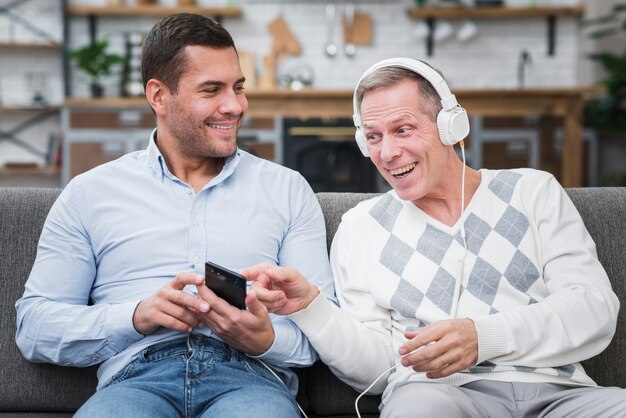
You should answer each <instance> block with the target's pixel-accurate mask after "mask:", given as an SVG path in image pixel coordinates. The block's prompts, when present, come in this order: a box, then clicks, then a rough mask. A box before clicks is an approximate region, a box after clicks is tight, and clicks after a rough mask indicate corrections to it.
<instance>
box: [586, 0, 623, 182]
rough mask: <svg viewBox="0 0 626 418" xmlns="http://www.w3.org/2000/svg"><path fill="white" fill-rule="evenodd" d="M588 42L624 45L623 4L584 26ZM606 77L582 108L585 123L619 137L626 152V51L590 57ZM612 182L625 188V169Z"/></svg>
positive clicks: (599, 53) (603, 52)
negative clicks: (596, 95) (594, 97)
mask: <svg viewBox="0 0 626 418" xmlns="http://www.w3.org/2000/svg"><path fill="white" fill-rule="evenodd" d="M584 24H585V26H586V27H587V28H588V29H590V33H589V36H590V37H591V39H596V40H598V39H604V38H607V39H611V40H613V39H618V42H616V44H617V45H620V48H621V46H622V45H626V3H622V4H616V5H614V6H613V8H612V11H611V13H609V14H608V15H606V16H600V17H597V18H594V19H588V20H586V21H585V22H584ZM589 58H590V59H591V60H593V61H595V62H597V63H599V64H600V65H601V66H602V68H603V70H604V73H605V77H604V78H603V79H602V80H601V81H600V83H601V84H602V85H603V86H604V87H605V93H604V94H602V95H601V97H599V98H598V99H597V100H593V101H591V102H590V103H589V104H588V105H587V106H586V108H585V120H586V122H587V124H588V125H589V126H590V127H592V128H594V129H596V131H598V132H600V133H602V134H604V135H606V134H609V135H612V136H619V137H621V138H620V139H619V140H620V142H623V145H624V146H625V150H626V48H625V49H623V50H621V51H602V52H597V53H594V54H590V55H589ZM613 177H615V178H613V179H607V180H608V182H609V183H611V184H615V185H626V167H624V169H623V170H622V172H621V173H617V174H616V175H615V176H613Z"/></svg>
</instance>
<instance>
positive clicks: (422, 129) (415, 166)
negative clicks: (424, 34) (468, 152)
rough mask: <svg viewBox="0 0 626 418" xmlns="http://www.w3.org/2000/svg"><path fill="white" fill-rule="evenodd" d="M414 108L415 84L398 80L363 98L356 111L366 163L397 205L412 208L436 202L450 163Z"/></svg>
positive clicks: (433, 128) (430, 125) (432, 127)
mask: <svg viewBox="0 0 626 418" xmlns="http://www.w3.org/2000/svg"><path fill="white" fill-rule="evenodd" d="M420 105H423V104H422V103H420V95H419V89H418V85H417V81H415V80H413V79H403V80H401V81H399V82H398V83H396V84H393V85H391V86H387V87H380V88H377V89H373V90H370V91H368V92H366V93H365V94H364V96H363V100H362V102H361V108H360V109H361V118H362V121H363V126H364V133H365V138H366V140H367V148H368V151H369V154H370V157H371V159H372V162H373V163H374V165H375V166H376V168H377V169H378V171H379V172H380V173H381V174H382V176H383V177H384V178H385V180H387V182H388V183H389V184H390V185H391V187H393V188H394V190H395V191H396V193H397V194H398V196H399V197H400V198H401V199H403V200H410V201H413V202H416V201H417V200H419V199H422V198H436V197H437V196H439V195H440V194H441V192H442V191H443V190H445V187H442V186H444V185H445V184H446V182H447V181H448V180H447V178H446V176H447V173H449V172H450V171H449V170H450V165H451V164H452V163H453V161H454V159H452V158H451V157H452V155H451V153H452V154H454V151H453V149H452V147H450V146H445V145H443V144H442V143H441V141H440V140H439V133H438V131H437V125H436V123H435V121H434V120H433V118H432V116H427V115H426V114H425V113H423V112H422V110H421V107H420ZM454 158H455V159H457V160H458V158H456V154H454Z"/></svg>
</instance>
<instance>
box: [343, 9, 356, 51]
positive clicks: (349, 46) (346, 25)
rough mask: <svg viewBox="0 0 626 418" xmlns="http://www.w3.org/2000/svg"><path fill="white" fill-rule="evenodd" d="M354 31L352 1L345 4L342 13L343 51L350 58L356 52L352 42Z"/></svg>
mask: <svg viewBox="0 0 626 418" xmlns="http://www.w3.org/2000/svg"><path fill="white" fill-rule="evenodd" d="M353 33H354V3H348V4H346V7H345V9H344V14H343V52H344V53H345V54H346V56H348V57H350V58H352V57H353V56H354V54H356V47H355V46H354V43H353V42H352V37H353Z"/></svg>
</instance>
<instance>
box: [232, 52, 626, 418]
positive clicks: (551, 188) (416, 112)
mask: <svg viewBox="0 0 626 418" xmlns="http://www.w3.org/2000/svg"><path fill="white" fill-rule="evenodd" d="M354 110H355V124H356V126H357V135H356V137H357V142H358V143H359V146H360V147H361V149H362V151H363V152H364V154H365V155H369V156H370V157H371V159H372V162H373V163H374V164H375V165H376V167H377V169H378V171H379V172H380V173H381V174H382V176H383V177H384V178H385V179H386V180H387V181H388V182H389V184H390V185H391V186H392V188H393V189H392V190H391V191H389V192H388V193H385V194H383V195H381V196H380V197H376V198H374V199H371V200H368V201H365V202H362V203H360V204H359V205H357V206H356V207H355V208H353V209H351V210H350V211H348V212H347V213H346V214H345V215H344V216H343V218H342V223H341V224H340V226H339V228H338V230H337V234H336V236H335V239H334V241H333V245H332V249H331V266H332V268H333V274H334V278H335V285H336V289H337V296H338V299H339V301H340V305H341V309H338V308H336V307H335V306H333V305H332V304H329V303H327V302H326V301H325V300H324V298H323V297H321V296H320V295H319V290H318V289H317V288H316V287H315V286H313V285H311V284H310V283H308V282H307V281H306V279H305V278H304V277H306V275H304V277H303V275H301V274H299V273H298V272H297V271H296V270H294V269H284V268H278V267H273V266H268V265H260V266H255V267H253V268H250V269H247V270H245V271H244V275H246V276H247V277H248V278H249V279H256V280H257V282H256V284H255V285H254V286H253V287H255V288H256V289H257V295H258V296H259V299H260V300H262V301H264V303H266V304H267V306H268V307H269V308H270V310H272V311H276V312H279V313H281V314H290V315H289V317H290V318H291V319H293V320H294V321H295V322H296V323H297V324H298V325H299V326H300V327H301V329H302V330H303V331H304V333H305V334H306V335H307V336H309V339H310V341H311V343H312V344H313V346H314V347H315V348H316V350H317V351H318V352H319V353H320V357H321V359H322V360H323V361H324V362H326V363H327V364H328V365H329V367H330V368H331V369H332V370H333V371H334V373H335V374H337V376H339V377H340V378H341V379H343V380H344V381H345V382H347V383H348V384H350V385H352V386H353V387H355V388H356V389H357V390H360V391H363V390H365V389H366V388H367V387H368V386H369V385H370V384H372V383H374V382H375V380H376V379H377V378H378V377H385V379H382V380H380V381H378V382H377V383H376V384H374V386H373V390H372V392H375V393H381V392H382V393H383V397H382V400H383V403H382V405H381V410H382V416H383V417H433V416H441V417H484V418H486V417H508V416H528V417H535V416H542V417H573V416H579V417H589V418H591V417H609V416H622V415H623V413H624V412H623V411H624V410H626V391H625V390H623V389H619V388H598V387H597V386H596V385H595V383H594V382H593V381H592V380H591V379H590V378H589V377H588V376H587V375H586V374H585V371H584V370H583V368H582V367H581V366H580V364H579V362H580V361H582V360H585V359H587V358H589V357H592V356H594V355H596V354H598V353H600V352H601V351H602V350H603V349H604V348H605V347H606V346H607V345H608V344H609V342H610V341H611V338H612V336H613V334H614V332H615V322H616V318H617V312H618V309H619V302H618V300H617V297H616V296H615V294H614V293H613V291H612V290H611V284H610V282H609V280H608V277H607V275H606V273H605V271H604V269H603V268H602V266H601V265H600V263H599V261H598V259H597V255H596V250H595V245H594V243H593V241H592V239H591V237H590V236H589V234H588V233H587V231H586V229H585V227H584V225H583V222H582V220H581V218H580V216H579V214H578V212H577V211H576V209H575V207H574V205H573V204H572V202H571V201H570V200H569V198H568V197H567V195H566V193H565V192H564V190H563V189H562V188H561V187H560V186H559V184H558V183H557V182H556V180H555V179H554V178H553V177H552V176H551V175H549V174H548V173H545V172H541V171H536V170H530V169H516V170H484V169H483V170H480V171H476V170H473V169H471V168H469V167H466V166H465V165H464V163H463V162H462V161H461V160H460V159H459V158H458V157H457V154H456V152H455V151H454V149H453V145H454V144H456V143H458V142H459V141H462V140H463V139H464V138H465V137H466V135H467V134H468V132H469V123H468V120H467V115H466V114H465V111H464V110H463V109H462V108H461V107H460V106H459V105H458V104H457V103H456V99H455V98H454V96H453V95H452V94H451V93H450V91H449V89H448V87H447V85H446V84H445V82H444V81H443V79H442V78H441V76H440V75H439V74H438V73H437V72H436V71H434V70H433V69H432V68H431V67H429V66H428V65H426V64H424V63H422V62H420V61H415V60H411V59H406V58H404V59H403V58H400V59H390V60H385V61H382V62H380V63H378V64H375V65H374V66H373V67H372V68H371V69H369V70H368V71H367V72H366V73H365V74H364V76H363V77H362V79H361V80H360V81H359V83H358V85H357V88H356V90H355V100H354ZM338 335H341V336H342V338H341V339H340V340H338V339H337V336H338Z"/></svg>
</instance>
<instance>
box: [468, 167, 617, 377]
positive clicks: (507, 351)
mask: <svg viewBox="0 0 626 418" xmlns="http://www.w3.org/2000/svg"><path fill="white" fill-rule="evenodd" d="M533 190H534V191H533V193H532V196H531V198H530V199H528V201H527V204H528V205H529V206H528V207H529V210H528V213H530V214H531V217H532V219H531V220H530V221H531V224H534V228H535V234H536V236H537V239H536V241H537V242H536V251H537V252H538V254H539V257H540V259H542V260H543V263H542V274H543V280H544V282H545V285H546V287H547V290H548V293H549V295H548V296H547V297H546V298H545V299H543V300H541V301H538V302H536V303H533V304H530V305H527V306H520V307H516V308H513V309H510V310H507V311H504V312H500V313H497V314H494V315H489V316H486V317H479V318H472V319H473V320H474V323H475V324H476V329H477V332H478V339H479V359H478V363H480V362H482V361H485V360H490V361H493V362H496V363H497V364H501V365H518V366H527V367H557V366H562V365H564V364H571V363H577V362H580V361H582V360H585V359H587V358H590V357H592V356H594V355H596V354H598V353H600V352H601V351H602V350H604V349H605V348H606V347H607V346H608V344H609V343H610V341H611V339H612V338H613V335H614V333H615V327H616V321H617V312H618V310H619V301H618V299H617V297H616V295H615V293H614V292H613V291H612V289H611V283H610V281H609V279H608V277H607V274H606V272H605V270H604V268H603V267H602V265H601V264H600V262H599V260H598V257H597V253H596V247H595V243H594V242H593V240H592V238H591V236H590V235H589V233H588V232H587V229H586V228H585V225H584V223H583V220H582V218H581V217H580V215H579V213H578V211H577V210H576V208H575V206H574V204H573V203H572V201H571V200H570V199H569V197H568V196H567V194H566V193H565V191H564V190H563V188H562V187H561V186H560V185H559V184H558V182H557V181H556V180H555V179H554V177H552V176H549V177H547V178H546V180H545V181H543V182H541V183H538V184H534V185H533Z"/></svg>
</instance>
